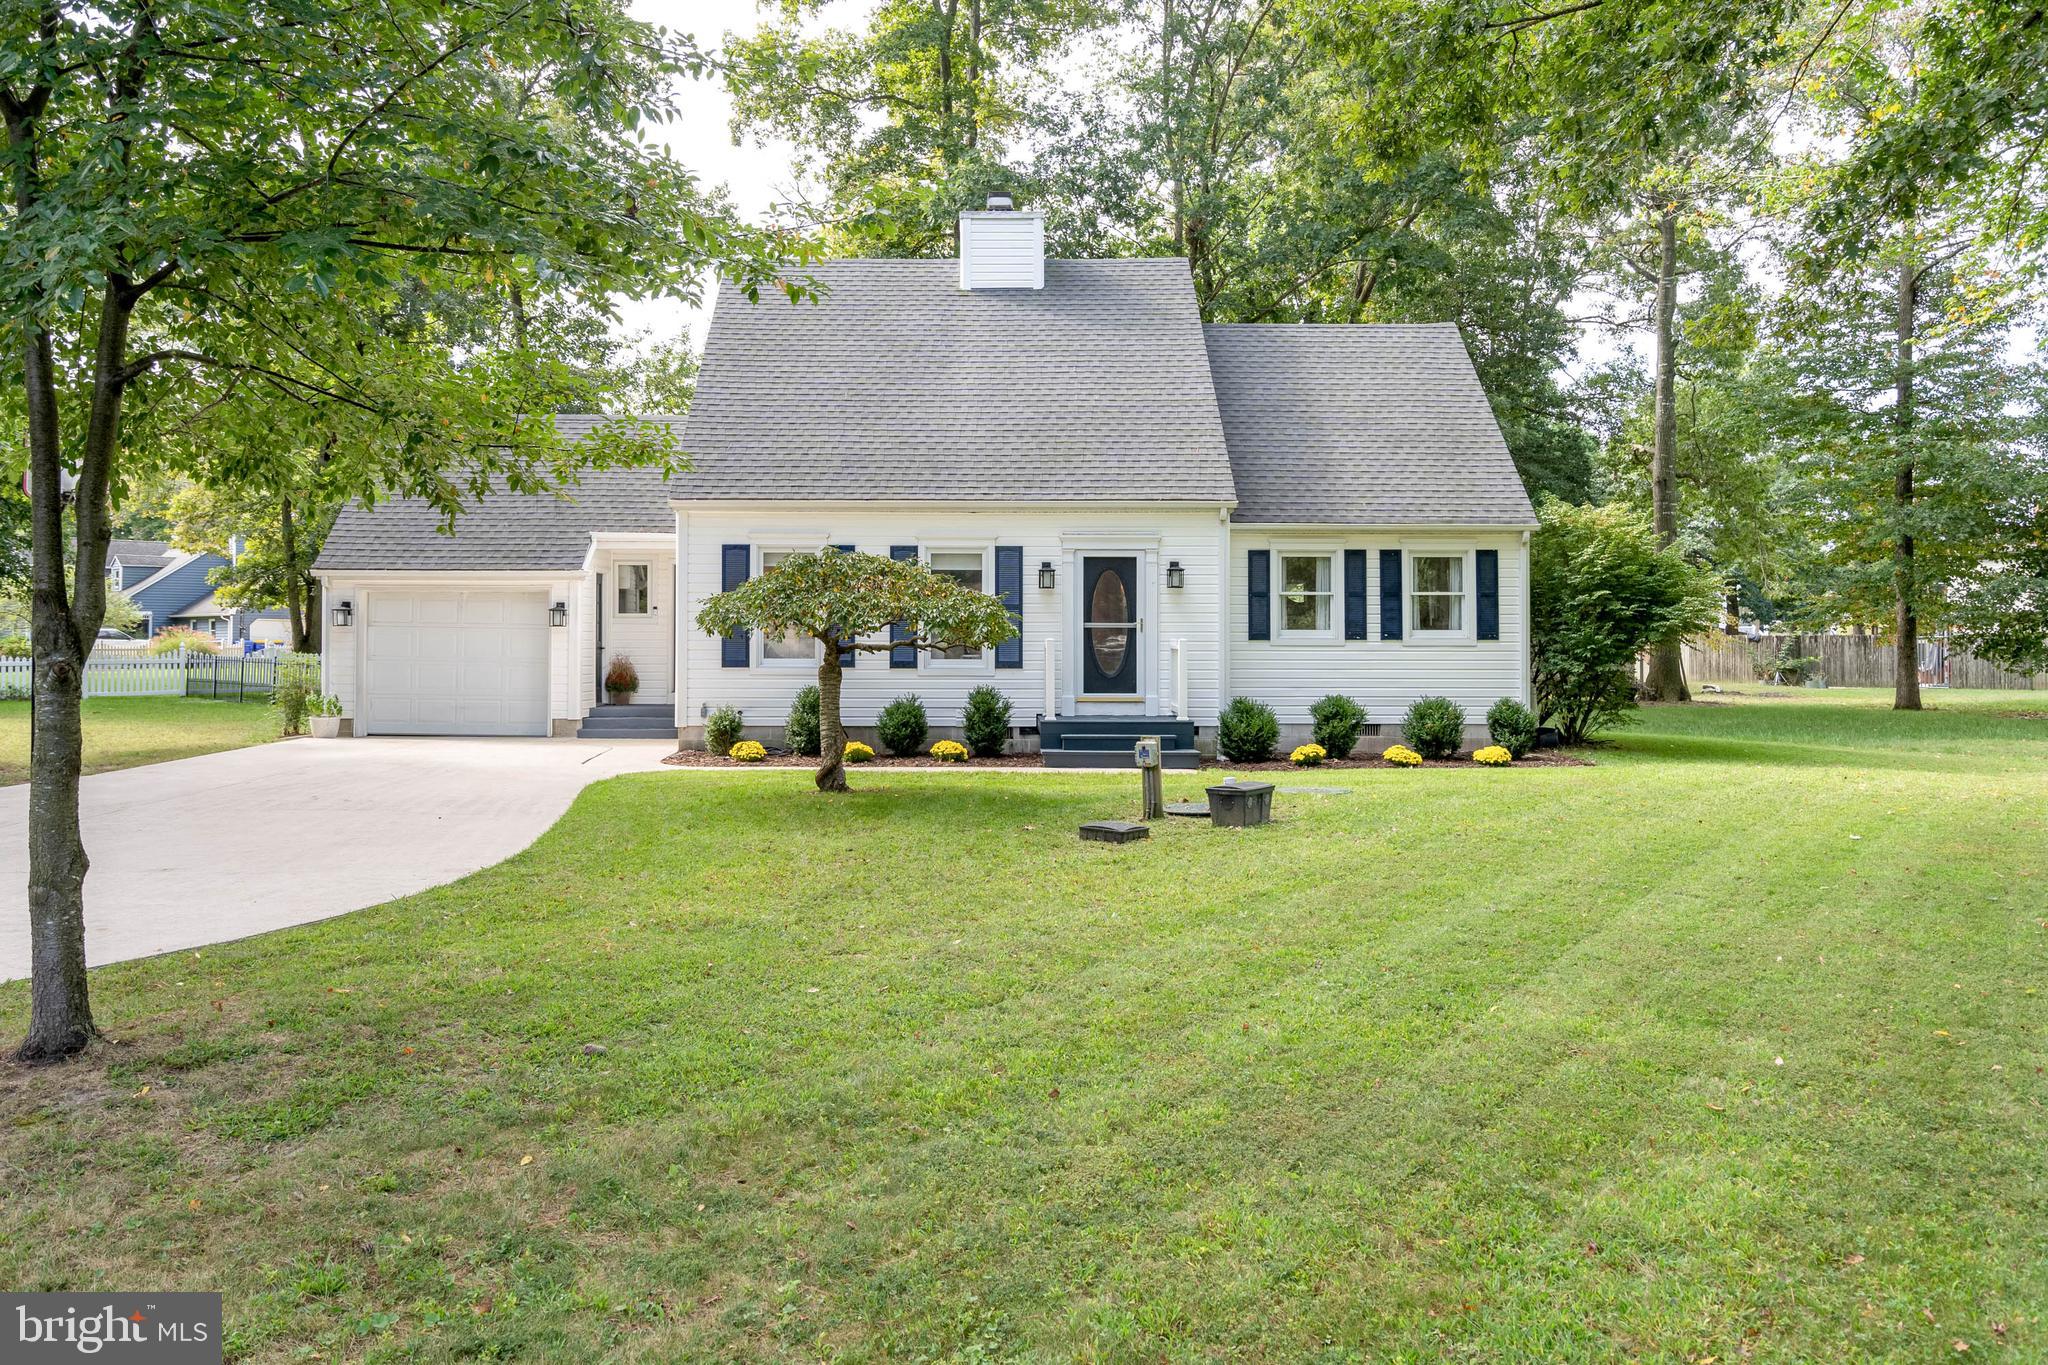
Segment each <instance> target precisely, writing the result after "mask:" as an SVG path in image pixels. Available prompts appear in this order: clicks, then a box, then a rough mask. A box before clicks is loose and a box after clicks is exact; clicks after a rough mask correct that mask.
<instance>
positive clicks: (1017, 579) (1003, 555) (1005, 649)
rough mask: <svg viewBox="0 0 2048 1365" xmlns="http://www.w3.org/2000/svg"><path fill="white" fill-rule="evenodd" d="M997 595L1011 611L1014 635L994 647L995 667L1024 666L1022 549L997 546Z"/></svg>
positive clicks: (1014, 546) (1017, 546)
mask: <svg viewBox="0 0 2048 1365" xmlns="http://www.w3.org/2000/svg"><path fill="white" fill-rule="evenodd" d="M996 596H998V597H1000V598H1002V599H1003V605H1004V606H1006V607H1008V608H1009V609H1010V624H1011V625H1013V626H1015V627H1016V628H1017V633H1016V634H1015V635H1012V636H1011V637H1010V638H1009V639H1007V640H1005V641H1003V642H1002V643H1001V644H999V645H997V646H996V667H997V668H1022V667H1023V666H1024V547H1023V546H1022V545H998V546H996Z"/></svg>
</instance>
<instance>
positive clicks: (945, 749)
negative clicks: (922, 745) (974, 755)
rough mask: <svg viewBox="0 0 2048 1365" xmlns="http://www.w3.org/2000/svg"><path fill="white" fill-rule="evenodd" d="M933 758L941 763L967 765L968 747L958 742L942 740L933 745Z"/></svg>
mask: <svg viewBox="0 0 2048 1365" xmlns="http://www.w3.org/2000/svg"><path fill="white" fill-rule="evenodd" d="M932 757H933V758H936V759H937V760H939V762H941V763H965V762H966V761H967V746H966V745H965V744H962V743H960V742H959V741H958V740H952V739H942V740H940V741H939V742H938V743H937V744H934V745H932Z"/></svg>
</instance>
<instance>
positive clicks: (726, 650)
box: [718, 545, 754, 668]
mask: <svg viewBox="0 0 2048 1365" xmlns="http://www.w3.org/2000/svg"><path fill="white" fill-rule="evenodd" d="M753 567H754V548H753V546H751V545H727V546H725V547H724V549H723V551H722V552H721V553H720V555H719V580H718V588H719V591H720V592H731V591H732V590H733V589H734V588H737V587H738V586H739V585H740V584H742V583H744V582H746V581H747V572H748V570H750V569H752V568H753ZM752 654H753V639H752V636H751V633H750V632H748V631H744V630H740V631H734V632H733V633H732V634H731V635H728V636H726V637H725V639H724V640H722V641H720V642H719V646H718V665H719V667H721V668H745V667H746V666H747V664H748V662H749V660H750V657H751V656H752Z"/></svg>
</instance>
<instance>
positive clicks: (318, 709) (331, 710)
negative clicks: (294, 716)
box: [306, 692, 341, 716]
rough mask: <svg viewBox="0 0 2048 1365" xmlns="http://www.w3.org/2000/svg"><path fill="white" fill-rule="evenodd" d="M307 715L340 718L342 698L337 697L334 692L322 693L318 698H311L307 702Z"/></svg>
mask: <svg viewBox="0 0 2048 1365" xmlns="http://www.w3.org/2000/svg"><path fill="white" fill-rule="evenodd" d="M306 714H307V715H309V716H338V715H340V714H341V698H340V697H337V696H335V695H334V694H333V693H332V692H322V693H320V694H319V695H318V696H315V697H311V698H309V699H308V700H307V702H306Z"/></svg>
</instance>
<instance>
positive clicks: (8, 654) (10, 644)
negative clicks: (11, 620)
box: [0, 635, 36, 659]
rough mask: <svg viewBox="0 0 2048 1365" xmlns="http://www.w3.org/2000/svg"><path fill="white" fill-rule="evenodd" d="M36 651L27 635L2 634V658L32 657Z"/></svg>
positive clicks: (0, 646)
mask: <svg viewBox="0 0 2048 1365" xmlns="http://www.w3.org/2000/svg"><path fill="white" fill-rule="evenodd" d="M35 652H36V651H35V646H34V645H33V644H31V643H30V642H29V638H28V636H26V635H0V659H27V658H32V657H34V655H35Z"/></svg>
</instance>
